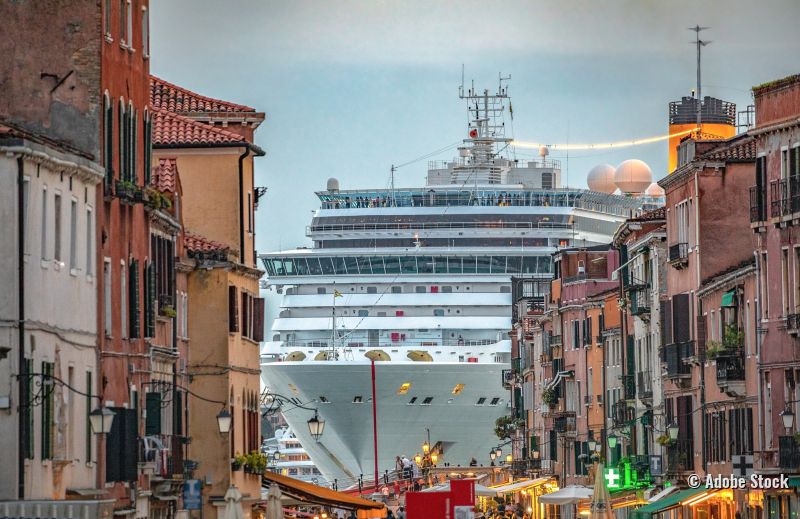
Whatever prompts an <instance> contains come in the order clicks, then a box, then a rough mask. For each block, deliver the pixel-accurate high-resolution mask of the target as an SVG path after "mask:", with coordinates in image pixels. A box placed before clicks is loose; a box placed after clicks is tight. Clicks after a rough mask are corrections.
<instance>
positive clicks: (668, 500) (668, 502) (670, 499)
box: [636, 487, 708, 517]
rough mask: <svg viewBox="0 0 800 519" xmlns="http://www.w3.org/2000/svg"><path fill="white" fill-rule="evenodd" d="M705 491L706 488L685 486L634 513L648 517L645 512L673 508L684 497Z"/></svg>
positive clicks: (651, 512) (652, 512)
mask: <svg viewBox="0 0 800 519" xmlns="http://www.w3.org/2000/svg"><path fill="white" fill-rule="evenodd" d="M707 491H708V489H706V488H705V487H702V488H687V489H685V490H681V491H679V492H674V493H672V494H670V495H668V496H667V497H665V498H663V499H659V500H658V501H654V502H652V503H650V504H649V505H645V506H643V507H641V508H640V509H638V510H636V513H637V514H639V516H640V517H648V515H647V514H654V513H656V512H661V511H663V510H667V509H669V508H674V507H676V506H679V505H680V504H681V501H684V500H686V499H689V498H690V497H694V496H696V495H698V494H702V493H703V492H707Z"/></svg>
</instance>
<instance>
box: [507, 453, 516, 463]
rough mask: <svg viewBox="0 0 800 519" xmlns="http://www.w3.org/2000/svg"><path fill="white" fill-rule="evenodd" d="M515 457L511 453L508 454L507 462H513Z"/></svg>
mask: <svg viewBox="0 0 800 519" xmlns="http://www.w3.org/2000/svg"><path fill="white" fill-rule="evenodd" d="M513 460H514V457H513V456H512V455H511V454H506V463H511V462H512V461H513Z"/></svg>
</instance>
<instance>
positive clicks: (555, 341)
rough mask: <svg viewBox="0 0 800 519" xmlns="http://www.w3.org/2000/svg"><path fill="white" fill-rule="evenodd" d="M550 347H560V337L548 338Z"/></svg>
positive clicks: (552, 336)
mask: <svg viewBox="0 0 800 519" xmlns="http://www.w3.org/2000/svg"><path fill="white" fill-rule="evenodd" d="M550 346H561V336H560V335H551V336H550Z"/></svg>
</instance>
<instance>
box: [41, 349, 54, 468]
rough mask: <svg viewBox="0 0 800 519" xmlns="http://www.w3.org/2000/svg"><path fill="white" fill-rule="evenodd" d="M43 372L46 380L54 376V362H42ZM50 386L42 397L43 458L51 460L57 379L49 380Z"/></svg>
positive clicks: (45, 389)
mask: <svg viewBox="0 0 800 519" xmlns="http://www.w3.org/2000/svg"><path fill="white" fill-rule="evenodd" d="M42 374H43V375H45V378H44V382H48V380H49V379H50V377H52V376H53V364H52V363H51V362H42ZM48 384H49V387H47V386H45V388H44V391H45V395H44V398H43V399H42V423H41V426H42V459H43V460H49V459H52V457H53V414H54V413H53V407H54V404H55V398H54V391H55V381H54V380H50V381H49V383H48Z"/></svg>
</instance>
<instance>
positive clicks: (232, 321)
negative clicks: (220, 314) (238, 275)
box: [228, 286, 239, 332]
mask: <svg viewBox="0 0 800 519" xmlns="http://www.w3.org/2000/svg"><path fill="white" fill-rule="evenodd" d="M228 331H229V332H238V331H239V309H238V299H237V298H236V287H235V286H229V287H228Z"/></svg>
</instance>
